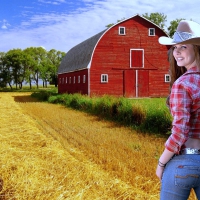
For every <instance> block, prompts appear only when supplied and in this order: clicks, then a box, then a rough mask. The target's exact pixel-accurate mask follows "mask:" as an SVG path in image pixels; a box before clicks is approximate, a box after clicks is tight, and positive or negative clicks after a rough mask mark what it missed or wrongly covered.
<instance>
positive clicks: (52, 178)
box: [0, 93, 195, 200]
mask: <svg viewBox="0 0 200 200" xmlns="http://www.w3.org/2000/svg"><path fill="white" fill-rule="evenodd" d="M0 109H1V112H0V117H1V122H0V140H1V141H0V142H1V145H0V150H1V154H0V162H1V165H0V177H1V179H2V180H3V189H2V190H1V192H0V195H1V199H9V200H10V199H17V200H18V199H20V200H21V199H23V200H25V199H26V200H29V199H30V200H33V199H34V200H43V199H44V200H47V199H48V200H49V199H51V200H65V199H69V200H71V199H73V200H80V199H88V200H91V199H98V200H101V199H103V200H104V199H105V200H106V199H111V200H112V199H113V200H114V199H120V200H121V199H134V200H141V199H142V200H154V199H155V200H156V199H159V187H160V182H159V180H158V179H157V177H156V176H155V168H156V165H157V160H158V158H159V155H160V154H161V152H162V150H163V144H164V141H165V139H164V138H159V137H156V135H148V134H141V133H137V132H136V131H134V130H133V129H131V128H129V127H124V126H120V125H118V124H116V123H114V122H108V121H105V120H103V119H102V118H99V117H98V116H92V115H89V114H87V113H84V112H80V111H76V110H72V109H69V108H66V107H64V106H62V105H55V104H49V103H44V102H39V101H37V100H36V99H34V98H31V97H30V93H0ZM190 199H195V197H194V195H193V194H191V196H190Z"/></svg>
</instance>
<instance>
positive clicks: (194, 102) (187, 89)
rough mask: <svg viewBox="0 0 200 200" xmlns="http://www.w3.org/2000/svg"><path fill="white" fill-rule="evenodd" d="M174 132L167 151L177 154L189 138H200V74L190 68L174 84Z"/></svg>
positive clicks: (167, 142)
mask: <svg viewBox="0 0 200 200" xmlns="http://www.w3.org/2000/svg"><path fill="white" fill-rule="evenodd" d="M169 103H170V111H171V114H172V116H173V122H172V130H171V131H172V132H171V135H170V137H169V138H168V140H167V141H166V143H165V147H166V149H168V150H169V151H171V152H174V153H176V154H178V153H179V151H180V150H181V147H182V148H183V147H184V143H185V142H186V141H187V140H188V138H200V72H199V70H198V68H197V67H192V68H190V69H189V70H188V71H187V72H186V73H185V74H183V75H182V76H181V77H179V78H178V79H177V80H176V81H175V82H174V84H173V86H172V90H171V94H170V100H169Z"/></svg>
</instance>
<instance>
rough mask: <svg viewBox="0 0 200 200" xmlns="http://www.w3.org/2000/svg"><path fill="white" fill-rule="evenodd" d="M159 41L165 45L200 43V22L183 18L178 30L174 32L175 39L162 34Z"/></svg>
mask: <svg viewBox="0 0 200 200" xmlns="http://www.w3.org/2000/svg"><path fill="white" fill-rule="evenodd" d="M158 41H159V43H160V44H163V45H174V44H194V45H200V24H198V23H196V22H194V21H189V20H181V21H180V22H179V24H178V27H177V30H176V32H175V33H174V36H173V39H171V38H169V37H165V36H162V37H160V38H159V40H158Z"/></svg>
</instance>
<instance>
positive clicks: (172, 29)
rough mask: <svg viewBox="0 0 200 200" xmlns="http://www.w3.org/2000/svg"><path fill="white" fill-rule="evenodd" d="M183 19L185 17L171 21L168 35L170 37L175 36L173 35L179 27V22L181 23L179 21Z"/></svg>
mask: <svg viewBox="0 0 200 200" xmlns="http://www.w3.org/2000/svg"><path fill="white" fill-rule="evenodd" d="M181 20H183V19H182V18H181V19H175V20H173V21H171V22H170V26H169V27H168V28H167V30H168V35H169V36H170V37H173V35H174V33H175V31H176V29H177V26H178V24H179V22H180V21H181Z"/></svg>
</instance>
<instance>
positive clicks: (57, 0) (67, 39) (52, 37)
mask: <svg viewBox="0 0 200 200" xmlns="http://www.w3.org/2000/svg"><path fill="white" fill-rule="evenodd" d="M155 12H158V13H163V14H164V15H166V16H167V22H166V28H167V27H168V26H169V25H170V21H172V20H175V19H180V18H183V19H188V20H190V19H192V20H193V21H196V22H198V23H200V18H199V0H192V1H188V0H176V1H174V0H167V1H166V0H161V1H159V0H151V1H149V0H2V1H1V4H0V52H7V51H9V50H11V49H16V48H20V49H25V48H28V47H44V48H45V49H46V50H47V51H49V50H51V49H55V50H58V51H63V52H67V51H69V50H70V49H71V48H72V47H74V46H75V45H77V44H79V43H81V42H83V41H84V40H86V39H88V38H90V37H92V36H93V35H95V34H97V33H99V32H101V31H103V30H104V29H106V25H108V24H111V23H116V22H117V20H121V19H124V18H125V19H126V18H130V17H132V16H134V15H136V14H139V15H143V14H145V13H148V14H151V13H155Z"/></svg>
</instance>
